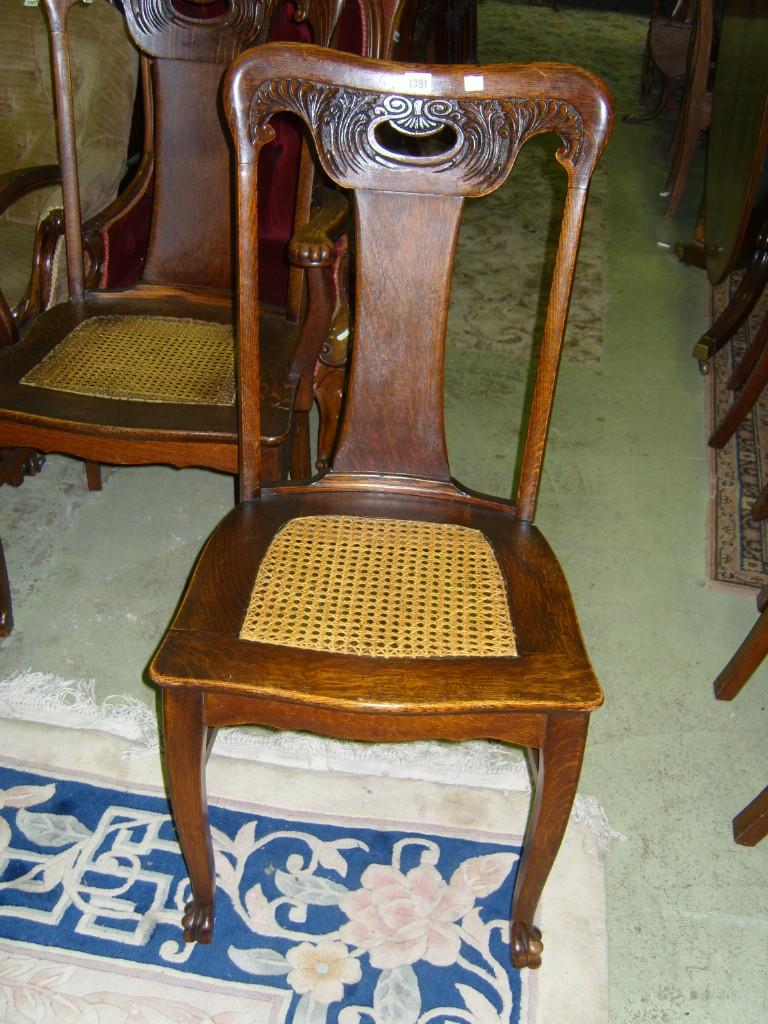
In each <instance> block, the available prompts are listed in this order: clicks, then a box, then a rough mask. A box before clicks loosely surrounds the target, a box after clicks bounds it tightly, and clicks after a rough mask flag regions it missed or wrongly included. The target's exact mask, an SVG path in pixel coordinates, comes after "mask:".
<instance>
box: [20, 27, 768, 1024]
mask: <svg viewBox="0 0 768 1024" xmlns="http://www.w3.org/2000/svg"><path fill="white" fill-rule="evenodd" d="M483 9H484V8H483V7H481V12H482V11H483ZM552 16H553V17H554V16H555V15H552ZM562 16H574V15H573V12H570V11H568V12H564V13H563V15H562ZM635 37H636V39H637V46H638V52H637V54H636V55H635V56H636V59H637V61H638V63H639V48H640V47H641V45H642V33H635ZM596 54H597V55H598V56H599V48H598V50H596ZM631 56H632V55H631V54H630V55H629V57H631ZM596 60H597V57H596ZM596 69H597V70H600V68H599V67H597V68H596ZM622 102H625V100H624V98H622ZM624 112H626V107H623V108H622V109H621V110H620V113H624ZM671 127H672V125H671V122H670V121H669V120H665V121H664V122H661V123H656V124H653V125H648V126H633V127H630V126H626V125H624V124H622V123H621V121H618V122H617V125H616V130H615V134H614V138H613V141H612V143H611V145H610V147H609V150H608V153H607V156H606V158H605V159H606V170H607V180H608V204H609V205H608V229H607V230H608V238H607V256H606V259H605V264H604V269H603V273H604V280H605V291H606V299H607V307H606V312H605V330H604V349H603V355H602V360H601V361H600V362H599V363H598V364H596V365H581V364H575V363H570V362H566V363H564V365H563V369H562V373H561V380H560V389H559V393H558V398H557V403H556V408H555V414H554V418H553V424H552V433H551V447H550V451H549V453H548V456H547V462H546V467H545V475H544V481H543V486H542V492H541V500H540V505H539V514H538V523H539V525H540V526H541V527H542V528H543V530H544V532H545V533H546V534H547V536H548V538H549V540H550V541H551V542H552V544H553V546H554V548H555V550H556V551H557V552H558V554H559V556H560V559H561V561H562V563H563V566H564V568H565V570H566V574H567V576H568V578H569V580H570V582H571V585H572V589H573V592H574V597H575V600H576V606H577V609H578V610H579V614H580V618H581V622H582V626H583V630H584V633H585V637H586V640H587V644H588V647H589V650H590V652H591V655H592V658H593V661H594V665H595V668H596V670H597V672H598V675H599V677H600V679H601V681H602V683H603V687H604V689H605V694H606V703H605V706H604V707H603V708H602V709H601V710H600V711H599V712H598V713H596V714H595V715H594V717H593V725H592V729H591V735H590V742H589V745H588V751H587V757H586V762H585V767H584V772H583V777H582V786H581V789H582V792H584V793H588V794H593V795H595V796H596V797H597V798H598V799H599V800H600V801H601V803H602V804H603V806H604V807H605V810H606V811H607V814H608V817H609V820H610V823H611V825H612V827H613V828H614V829H616V830H618V831H619V832H621V833H623V834H624V835H625V836H626V842H623V843H614V844H613V845H612V847H611V849H610V852H609V855H608V862H607V878H608V933H609V975H610V1004H611V1017H610V1020H611V1024H657V1022H658V1024H677V1022H686V1024H726V1022H727V1024H732V1022H733V1021H738V1022H740V1024H761V1022H763V1021H765V1020H766V1018H768V970H767V968H768V886H766V880H767V879H768V841H766V843H764V844H763V845H762V846H758V847H756V848H754V849H747V848H742V847H739V846H737V845H735V844H734V842H733V840H732V837H731V831H730V821H731V818H732V816H733V814H734V813H735V812H736V811H737V810H739V809H740V808H741V807H742V806H743V805H744V804H745V803H747V802H748V801H749V800H750V799H751V798H752V797H753V796H754V795H755V794H756V793H757V792H758V791H759V790H760V789H761V788H762V787H763V786H764V785H765V783H766V781H767V779H766V777H767V776H768V764H767V763H766V762H767V761H768V759H767V758H766V756H765V751H766V734H767V731H768V730H767V726H768V722H767V721H766V702H767V700H768V697H767V696H766V685H767V684H768V678H767V677H768V667H766V668H764V669H762V670H760V671H759V672H758V673H757V674H756V676H755V677H754V679H753V680H752V681H751V683H750V684H749V685H748V686H747V687H746V688H745V689H744V691H743V692H742V693H741V694H740V695H739V697H738V698H737V699H736V700H735V701H734V702H733V703H731V704H725V703H719V702H717V701H715V700H714V698H713V695H712V688H711V682H712V679H713V678H714V676H715V675H716V674H717V672H718V670H719V669H720V667H721V666H722V664H723V663H724V661H725V660H726V659H727V657H728V656H729V654H730V652H732V651H733V650H734V649H735V647H736V646H737V645H738V644H739V643H740V641H741V639H742V638H743V636H744V634H745V633H746V631H747V630H748V629H749V627H750V625H751V624H752V622H753V621H754V618H755V608H754V595H753V593H751V592H749V591H729V590H724V589H716V588H713V587H712V586H710V585H709V584H708V583H707V581H706V536H707V527H706V521H707V495H708V468H707V451H706V445H705V439H706V433H707V431H706V420H705V387H706V381H705V380H704V378H702V377H701V376H700V375H699V373H698V371H697V368H696V364H695V362H694V361H693V360H692V359H691V358H690V355H689V353H690V349H691V346H692V344H693V341H694V340H695V339H696V337H697V336H698V334H699V333H700V332H701V330H702V329H703V328H704V327H705V326H706V323H707V301H708V300H707V288H706V283H705V278H704V275H703V273H702V272H700V271H696V270H693V269H690V268H686V267H683V266H681V265H680V264H679V263H678V262H677V261H676V260H675V258H674V256H673V255H672V254H671V252H670V250H668V249H663V248H661V247H659V245H658V243H659V242H667V243H673V242H674V241H676V240H677V239H678V238H680V237H687V236H689V235H690V232H691V229H692V223H693V216H694V212H695V206H696V202H697V198H698V192H699V190H700V183H701V168H700V167H699V168H698V169H697V174H698V178H697V180H695V181H694V182H693V183H692V186H691V188H690V190H689V198H688V200H687V202H686V204H685V207H684V209H683V210H681V213H680V216H679V217H678V218H677V219H676V220H674V221H672V222H669V221H665V220H664V219H663V218H662V204H663V201H662V200H661V199H660V198H659V195H658V193H659V191H660V190H661V188H662V187H663V181H664V176H665V171H666V160H667V154H666V146H667V143H668V139H669V134H670V132H671ZM525 377H526V370H525V367H524V366H522V365H521V364H519V363H514V361H510V360H509V359H507V358H505V357H504V356H503V355H499V354H495V353H477V352H467V351H457V350H452V351H451V352H450V357H449V365H448V372H447V395H448V413H447V415H448V433H449V444H450V450H451V455H452V461H453V467H454V471H455V473H456V475H457V476H458V477H460V478H461V479H463V481H464V482H465V483H467V484H470V485H472V486H475V487H479V488H483V489H491V490H497V491H498V492H499V493H509V490H510V486H511V475H512V470H513V465H514V452H513V450H512V439H513V438H514V434H515V431H516V428H517V423H518V419H519V412H518V405H517V402H516V399H518V398H519V396H520V394H521V393H522V390H523V387H524V382H525ZM481 437H482V438H483V441H482V442H481V440H480V438H481ZM232 498H233V487H232V483H231V481H230V480H229V479H227V478H224V477H220V476H217V475H215V474H208V473H204V472H198V471H183V472H178V471H174V470H170V469H165V468H154V467H153V468H143V469H117V470H113V471H111V473H110V475H109V476H108V478H107V480H106V483H105V488H104V491H103V492H102V493H101V494H88V493H87V492H86V491H85V487H84V478H83V474H82V470H81V468H80V467H79V466H78V465H77V464H75V463H72V462H69V461H68V460H65V459H61V458H50V459H49V461H48V465H47V466H46V468H45V470H44V472H43V473H42V474H41V475H40V476H39V477H37V478H35V479H30V480H28V481H27V482H26V483H25V484H24V486H23V487H22V488H20V489H18V490H12V489H9V488H4V489H3V492H2V502H0V535H2V536H3V539H4V542H5V545H6V552H7V557H8V563H9V570H10V574H11V579H12V582H13V586H14V599H15V612H16V623H17V625H16V630H15V632H14V634H13V636H12V637H11V638H9V639H8V640H6V641H4V642H3V644H2V648H0V679H2V678H4V677H6V676H8V675H9V674H11V673H12V672H14V671H19V670H25V669H33V670H35V671H40V672H54V673H57V674H59V675H61V676H64V677H65V678H71V679H78V678H85V679H89V678H92V679H94V680H95V681H96V694H97V698H98V699H99V700H103V699H105V698H106V697H107V696H109V695H110V694H122V693H133V694H134V695H135V696H137V697H139V698H140V699H142V700H144V701H145V702H147V703H151V701H152V694H151V693H150V692H149V690H148V689H146V688H144V689H142V684H140V683H139V678H140V675H141V673H142V671H143V670H144V667H145V666H146V664H147V662H148V660H149V657H150V654H151V652H152V650H153V648H154V646H155V644H156V643H157V641H158V640H159V638H160V636H161V634H162V630H163V627H164V625H165V624H166V623H167V621H168V619H169V617H170V615H171V612H172V609H173V606H174V604H175V602H176V600H177V599H178V596H179V593H180V591H181V587H182V585H183V581H184V579H185V577H186V574H187V573H188V571H189V568H190V566H191V564H192V562H193V560H194V557H195V555H196V553H197V551H198V550H199V547H200V544H201V542H202V540H203V538H204V537H205V535H206V534H207V533H208V532H209V530H210V529H211V528H212V526H213V525H214V524H215V523H216V522H217V521H218V520H219V518H220V517H221V515H222V513H223V512H224V511H225V510H226V509H227V508H228V507H229V506H230V505H231V503H232ZM583 954H584V957H585V958H586V959H588V958H589V956H590V950H588V949H585V950H584V951H583ZM553 1024H556V1022H553ZM585 1024H589V1022H585Z"/></svg>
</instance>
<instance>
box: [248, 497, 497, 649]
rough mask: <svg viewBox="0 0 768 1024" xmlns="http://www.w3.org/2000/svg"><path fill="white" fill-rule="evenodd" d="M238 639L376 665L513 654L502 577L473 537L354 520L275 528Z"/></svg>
mask: <svg viewBox="0 0 768 1024" xmlns="http://www.w3.org/2000/svg"><path fill="white" fill-rule="evenodd" d="M240 639H241V640H251V641H256V642H259V643H265V644H278V645H281V646H288V647H297V648H301V649H304V650H313V651H328V652H332V653H335V654H358V655H363V654H364V655H372V656H374V657H378V658H446V657H470V656H480V657H513V656H515V655H516V654H517V648H516V645H515V634H514V631H513V629H512V623H511V622H510V618H509V609H508V606H507V596H506V590H505V587H504V581H503V579H502V576H501V570H500V569H499V565H498V562H497V561H496V556H495V555H494V553H493V549H492V548H491V545H490V544H489V543H488V541H487V539H486V538H485V537H484V536H483V534H482V533H480V531H479V530H471V529H468V528H467V527H464V526H446V525H441V524H436V523H419V522H411V521H407V520H397V519H368V518H358V517H352V516H309V517H306V518H301V519H294V520H292V521H291V522H289V523H288V524H287V525H286V526H284V527H283V528H282V530H280V532H279V533H278V534H277V535H276V536H275V537H274V539H273V540H272V543H271V544H270V546H269V548H268V550H267V553H266V555H265V556H264V560H263V561H262V563H261V565H260V567H259V571H258V574H257V576H256V582H255V583H254V586H253V590H252V592H251V600H250V603H249V605H248V611H247V612H246V614H245V619H244V621H243V626H242V629H241V630H240Z"/></svg>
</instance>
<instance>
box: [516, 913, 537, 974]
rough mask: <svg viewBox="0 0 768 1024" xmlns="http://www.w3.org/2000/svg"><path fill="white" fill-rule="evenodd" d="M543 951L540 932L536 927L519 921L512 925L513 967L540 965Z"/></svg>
mask: <svg viewBox="0 0 768 1024" xmlns="http://www.w3.org/2000/svg"><path fill="white" fill-rule="evenodd" d="M543 951H544V943H543V942H542V941H541V932H540V931H539V929H538V928H534V927H533V925H528V924H523V923H522V922H520V921H517V922H516V923H515V924H513V925H512V951H511V956H512V966H513V967H517V968H520V967H530V968H531V969H534V968H536V967H541V954H542V952H543Z"/></svg>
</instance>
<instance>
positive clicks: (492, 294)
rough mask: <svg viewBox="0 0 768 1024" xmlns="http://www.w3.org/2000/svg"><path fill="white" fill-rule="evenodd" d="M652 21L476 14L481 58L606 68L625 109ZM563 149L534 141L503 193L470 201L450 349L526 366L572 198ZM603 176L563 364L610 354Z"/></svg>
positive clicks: (593, 198) (543, 13)
mask: <svg viewBox="0 0 768 1024" xmlns="http://www.w3.org/2000/svg"><path fill="white" fill-rule="evenodd" d="M608 22H610V24H608ZM647 24H648V23H647V19H645V18H639V17H634V16H628V15H625V14H607V13H605V12H594V13H593V12H588V11H578V13H577V12H574V11H570V10H560V11H553V10H552V9H551V8H548V7H545V8H542V7H530V6H527V5H522V4H514V3H508V2H502V0H484V2H481V4H480V7H479V17H478V29H479V59H480V62H481V63H496V62H504V61H530V60H557V61H562V62H566V63H573V64H578V65H581V66H582V67H586V68H588V69H595V70H597V69H600V74H601V75H602V76H603V77H604V78H605V79H606V81H607V84H608V86H609V87H610V88H611V89H612V91H613V92H614V95H615V98H616V101H617V107H622V108H628V107H629V106H632V105H633V103H634V98H635V95H636V92H637V83H638V76H639V66H640V56H641V54H642V51H643V45H644V40H645V33H646V31H647ZM558 144H559V142H558V140H556V139H555V138H554V136H545V137H539V138H536V139H533V140H531V142H529V143H527V144H526V145H525V146H524V147H523V150H522V152H521V154H520V156H519V157H518V160H517V164H516V166H515V168H513V170H512V173H511V174H510V176H509V179H508V180H507V182H506V184H505V185H503V186H502V188H501V189H500V190H499V191H498V192H496V193H494V194H493V195H491V196H488V197H485V198H484V199H482V200H481V201H479V202H475V201H471V200H470V201H468V202H467V203H466V205H465V208H464V216H463V220H462V228H461V233H460V236H459V243H458V249H457V258H456V270H455V273H454V279H453V298H452V303H451V308H450V313H449V320H448V338H449V342H450V344H452V345H454V346H456V347H458V348H463V349H475V350H481V351H489V352H503V353H508V354H509V355H512V356H514V357H516V358H519V359H527V358H528V357H529V356H530V353H531V348H532V345H533V343H534V342H536V343H538V340H539V338H540V336H541V330H542V328H543V314H544V310H545V306H546V298H547V286H548V282H549V277H550V275H551V268H552V261H553V259H554V253H555V246H556V243H557V237H556V233H555V232H556V229H557V225H558V223H559V214H560V210H561V208H562V204H563V197H564V193H565V173H564V171H563V169H562V167H560V165H559V164H558V163H557V162H556V160H555V159H554V150H555V149H556V148H557V145H558ZM606 175H607V171H606V166H605V164H604V163H603V164H601V165H600V166H599V167H598V169H597V171H596V173H595V176H594V178H593V179H592V185H591V188H590V198H589V203H588V207H587V214H586V218H585V223H584V233H583V235H582V242H581V249H580V253H579V260H578V264H577V268H576V277H575V282H574V291H573V296H574V297H573V302H572V305H571V311H570V316H569V321H568V327H567V330H566V336H565V343H564V349H563V357H564V358H565V359H567V360H570V361H573V362H578V363H585V364H596V363H598V362H599V360H600V358H601V354H602V348H603V321H604V315H605V287H604V276H603V261H604V253H605V247H606V231H607V225H606V217H607V206H608V189H607V177H606ZM548 226H549V227H548ZM543 261H545V271H544V273H542V269H541V268H542V262H543ZM505 283H508V284H510V285H511V289H510V288H508V287H506V284H505ZM510 290H511V292H512V294H513V295H514V297H515V302H514V303H511V302H510V299H509V292H510Z"/></svg>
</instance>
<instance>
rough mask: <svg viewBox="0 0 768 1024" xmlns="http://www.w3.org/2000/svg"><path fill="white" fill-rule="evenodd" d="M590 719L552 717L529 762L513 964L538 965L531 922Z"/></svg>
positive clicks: (556, 847) (514, 902) (582, 716)
mask: <svg viewBox="0 0 768 1024" xmlns="http://www.w3.org/2000/svg"><path fill="white" fill-rule="evenodd" d="M588 724H589V716H588V715H587V714H585V713H574V714H552V715H549V716H548V719H547V731H546V736H545V738H544V743H543V745H542V746H541V748H540V749H539V752H538V758H533V766H534V767H535V768H536V774H537V776H538V777H537V779H536V783H535V793H534V802H533V807H532V809H531V814H530V818H529V820H528V828H527V829H526V835H525V842H524V843H523V852H522V856H521V858H520V867H519V869H518V873H517V880H516V881H515V891H514V894H513V897H512V950H511V956H512V965H513V966H514V967H539V966H540V965H541V953H542V950H543V943H542V941H541V932H540V931H539V929H538V928H536V927H535V926H534V924H533V917H534V914H535V913H536V907H537V906H538V902H539V897H540V896H541V892H542V889H543V888H544V883H545V882H546V880H547V877H548V875H549V872H550V869H551V867H552V864H553V862H554V860H555V857H556V855H557V851H558V850H559V849H560V843H561V842H562V840H563V835H564V834H565V829H566V826H567V824H568V818H569V815H570V813H571V807H572V806H573V801H574V798H575V796H576V787H577V786H578V783H579V773H580V772H581V762H582V759H583V757H584V744H585V743H586V739H587V726H588Z"/></svg>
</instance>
